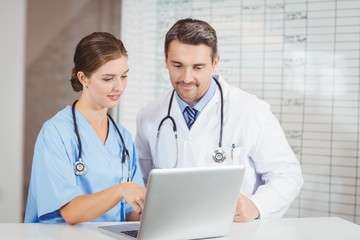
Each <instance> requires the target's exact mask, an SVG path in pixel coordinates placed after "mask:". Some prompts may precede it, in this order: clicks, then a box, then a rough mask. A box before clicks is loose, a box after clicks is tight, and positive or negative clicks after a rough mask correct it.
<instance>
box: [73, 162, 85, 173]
mask: <svg viewBox="0 0 360 240" xmlns="http://www.w3.org/2000/svg"><path fill="white" fill-rule="evenodd" d="M74 172H75V175H77V176H81V175H83V174H85V173H86V172H87V168H86V165H85V164H84V163H83V162H82V161H81V160H79V161H76V162H74Z"/></svg>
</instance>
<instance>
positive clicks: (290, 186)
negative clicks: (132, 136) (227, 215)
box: [136, 75, 303, 218]
mask: <svg viewBox="0 0 360 240" xmlns="http://www.w3.org/2000/svg"><path fill="white" fill-rule="evenodd" d="M214 77H215V78H216V79H218V80H219V82H220V84H221V86H222V90H223V94H224V126H223V138H222V147H223V150H224V151H225V152H226V155H227V158H226V160H225V161H224V162H222V163H216V162H214V160H213V159H212V155H213V152H214V151H215V150H216V149H218V144H219V129H220V107H221V101H220V92H219V89H218V88H217V90H216V92H215V94H214V96H213V97H212V99H211V100H210V101H209V103H208V104H207V105H206V106H205V108H204V109H203V111H201V113H200V115H199V116H198V118H197V119H196V121H195V123H194V125H193V126H192V128H191V130H190V131H189V129H188V128H187V125H186V123H185V120H184V117H183V115H182V113H181V110H180V107H179V104H178V103H177V100H176V98H175V97H174V99H173V102H172V108H171V113H170V115H171V116H172V117H173V118H174V119H175V121H176V125H177V131H178V144H179V148H178V167H194V166H215V165H232V164H242V165H244V166H245V174H244V180H243V185H242V188H241V192H242V193H243V194H244V195H246V196H248V197H249V198H250V199H251V200H252V201H253V203H254V204H255V205H256V206H257V208H258V210H259V212H260V217H261V218H278V217H281V216H282V215H283V214H284V213H285V212H286V210H287V209H288V208H289V206H290V205H291V203H292V202H293V201H294V199H295V198H296V197H297V195H298V194H299V191H300V189H301V186H302V184H303V176H302V173H301V168H300V165H299V162H298V160H297V159H296V157H295V155H294V153H293V151H292V149H291V148H290V146H289V144H288V142H287V140H286V138H285V135H284V132H283V130H282V128H281V127H280V124H279V122H278V120H277V119H276V117H275V116H274V115H273V114H272V113H271V111H270V106H269V105H268V104H267V103H265V102H264V101H262V100H260V99H258V98H257V97H256V96H254V95H250V94H248V93H246V92H244V91H242V90H240V89H239V88H235V87H233V86H230V85H229V84H228V83H226V82H225V81H224V80H223V79H222V78H221V77H220V76H218V75H214ZM170 96H171V92H169V93H168V94H166V95H165V96H161V97H159V98H157V99H156V100H154V101H153V102H151V103H150V104H148V105H147V106H145V107H143V108H142V109H141V110H140V112H139V114H138V119H137V136H136V146H137V148H138V154H139V163H140V167H141V169H142V172H143V175H144V180H145V182H146V181H147V177H148V173H149V171H150V170H151V169H152V168H154V165H153V161H152V159H153V158H154V157H155V156H156V149H155V145H156V133H157V129H158V126H159V123H160V121H161V120H162V119H163V118H164V117H165V116H166V114H167V111H168V105H169V100H170ZM167 132H168V134H167V135H168V136H169V140H168V141H163V142H162V144H159V151H166V149H167V148H168V147H170V148H171V146H167V143H174V140H173V139H174V135H173V132H172V131H171V130H170V129H167ZM233 145H234V146H235V148H233V149H232V146H233ZM173 152H174V151H173ZM173 155H174V154H173ZM169 158H172V160H171V161H173V160H174V158H175V156H169Z"/></svg>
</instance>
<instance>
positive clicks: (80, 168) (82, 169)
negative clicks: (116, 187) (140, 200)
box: [71, 100, 131, 182]
mask: <svg viewBox="0 0 360 240" xmlns="http://www.w3.org/2000/svg"><path fill="white" fill-rule="evenodd" d="M77 101H78V100H76V101H75V102H74V103H73V104H72V107H71V110H72V117H73V121H74V131H75V134H76V137H77V140H78V144H79V154H78V160H77V161H75V162H74V172H75V175H77V176H81V175H83V174H85V173H86V172H87V167H86V165H85V163H84V162H83V160H82V144H81V139H80V134H79V129H78V125H77V122H76V116H75V105H76V103H77ZM107 116H108V118H109V119H110V121H111V122H112V123H113V125H114V126H115V129H116V132H117V133H118V135H119V137H120V140H121V143H122V145H123V150H122V153H121V164H122V166H124V164H125V162H126V160H127V163H128V167H127V170H128V176H127V179H126V181H127V182H129V181H130V175H131V166H130V158H129V151H128V150H127V148H126V146H125V141H124V139H123V137H122V135H121V133H120V130H119V128H118V127H117V125H116V123H115V121H114V119H113V118H112V117H111V116H110V114H107Z"/></svg>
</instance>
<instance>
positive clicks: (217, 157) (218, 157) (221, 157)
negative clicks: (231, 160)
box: [213, 148, 226, 163]
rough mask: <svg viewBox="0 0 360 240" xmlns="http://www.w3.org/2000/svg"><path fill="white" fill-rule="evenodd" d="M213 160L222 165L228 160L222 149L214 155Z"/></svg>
mask: <svg viewBox="0 0 360 240" xmlns="http://www.w3.org/2000/svg"><path fill="white" fill-rule="evenodd" d="M213 159H214V161H215V162H217V163H222V162H223V161H224V160H225V159H226V154H225V152H224V151H223V150H222V149H221V148H219V149H217V150H215V152H214V153H213Z"/></svg>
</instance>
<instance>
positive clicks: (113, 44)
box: [70, 32, 127, 92]
mask: <svg viewBox="0 0 360 240" xmlns="http://www.w3.org/2000/svg"><path fill="white" fill-rule="evenodd" d="M123 56H124V57H127V51H126V49H125V47H124V44H123V43H122V42H121V40H119V39H117V38H116V37H114V36H113V35H112V34H110V33H107V32H94V33H92V34H90V35H87V36H86V37H84V38H83V39H81V40H80V42H79V43H78V45H77V46H76V50H75V54H74V68H73V69H72V73H71V80H70V81H71V86H72V88H73V90H74V91H75V92H79V91H81V90H82V89H83V86H82V84H81V82H80V81H79V79H78V78H77V73H78V72H79V71H81V72H83V73H84V74H85V76H88V77H90V76H91V75H92V74H93V73H94V72H95V71H96V70H97V69H98V68H100V67H101V66H102V65H104V64H105V63H107V62H108V61H111V60H115V59H119V58H120V57H123Z"/></svg>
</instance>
